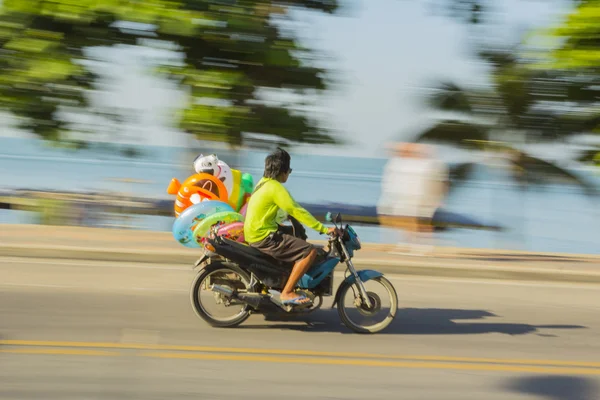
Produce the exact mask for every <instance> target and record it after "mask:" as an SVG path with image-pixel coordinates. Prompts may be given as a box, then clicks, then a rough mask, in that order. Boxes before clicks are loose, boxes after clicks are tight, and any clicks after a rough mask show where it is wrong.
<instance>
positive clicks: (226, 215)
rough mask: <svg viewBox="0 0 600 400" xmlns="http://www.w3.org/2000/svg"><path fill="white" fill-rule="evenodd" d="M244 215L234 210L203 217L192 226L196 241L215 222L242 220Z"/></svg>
mask: <svg viewBox="0 0 600 400" xmlns="http://www.w3.org/2000/svg"><path fill="white" fill-rule="evenodd" d="M243 220H244V217H243V216H242V215H241V214H238V213H236V212H235V211H224V212H220V213H216V214H211V215H209V216H208V217H206V218H204V219H203V220H202V221H200V223H199V224H198V225H197V226H196V228H194V237H195V238H196V241H198V240H199V239H202V238H204V237H205V236H206V235H207V234H208V232H209V231H210V228H211V227H212V226H213V225H214V224H216V223H217V222H223V223H225V224H230V223H232V222H242V221H243Z"/></svg>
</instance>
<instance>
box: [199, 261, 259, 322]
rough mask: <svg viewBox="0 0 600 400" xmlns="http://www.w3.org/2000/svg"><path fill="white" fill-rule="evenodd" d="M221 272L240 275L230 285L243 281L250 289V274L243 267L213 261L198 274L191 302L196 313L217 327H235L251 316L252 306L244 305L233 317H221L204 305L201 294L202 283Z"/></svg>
mask: <svg viewBox="0 0 600 400" xmlns="http://www.w3.org/2000/svg"><path fill="white" fill-rule="evenodd" d="M219 272H220V273H224V274H236V275H237V276H239V277H240V280H239V281H236V282H233V281H232V282H231V283H232V285H229V286H239V284H240V283H242V284H243V286H244V287H245V289H246V290H250V276H249V275H248V274H247V273H246V272H244V271H243V270H242V269H240V268H236V267H234V266H229V265H227V264H225V263H220V262H218V263H212V264H210V265H208V266H207V267H205V268H204V269H203V270H202V271H201V272H200V273H199V274H198V275H196V278H195V279H194V281H193V282H192V286H191V290H190V302H191V304H192V309H193V310H194V312H195V313H196V315H197V316H198V317H200V318H201V319H203V320H204V321H206V322H207V323H208V324H209V325H211V326H213V327H216V328H234V327H236V326H238V325H240V324H241V323H243V322H244V321H246V320H247V319H248V317H250V306H248V305H244V306H242V308H241V311H240V312H239V313H238V314H237V315H235V316H234V317H233V318H230V319H220V318H216V317H214V316H212V315H211V314H210V313H209V312H208V311H207V310H206V308H205V307H204V306H203V305H202V300H201V296H200V291H201V288H202V285H203V284H204V282H205V281H206V279H207V278H209V277H210V276H212V275H214V274H216V273H219Z"/></svg>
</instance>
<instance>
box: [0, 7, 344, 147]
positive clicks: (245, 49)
mask: <svg viewBox="0 0 600 400" xmlns="http://www.w3.org/2000/svg"><path fill="white" fill-rule="evenodd" d="M293 9H305V10H315V11H319V12H326V13H333V12H334V11H335V10H336V9H337V1H336V0H286V1H271V0H212V1H211V0H144V1H134V0H54V1H43V0H4V1H3V2H2V6H1V8H0V67H1V68H2V76H1V77H0V82H1V83H0V108H2V109H4V110H6V111H9V112H11V113H13V114H15V115H17V116H18V117H19V118H20V126H21V127H22V128H25V129H30V130H31V131H33V132H34V133H36V134H37V135H39V136H41V137H44V138H46V139H52V140H58V139H61V138H64V137H65V135H64V133H65V132H67V131H68V128H69V126H68V124H67V122H66V121H65V120H64V117H63V116H62V114H61V112H60V111H61V110H67V111H68V110H73V109H75V110H83V109H86V108H87V107H88V106H89V101H88V100H87V98H86V91H87V90H88V89H90V88H93V85H94V83H95V82H97V79H96V78H97V77H96V76H95V75H94V74H92V73H91V72H90V71H89V70H88V69H87V68H86V64H85V62H84V60H86V56H85V54H84V51H85V50H86V49H87V48H90V47H94V46H112V45H116V44H129V45H154V44H157V45H161V43H165V42H168V43H172V44H175V47H176V51H179V52H181V53H183V63H182V64H181V65H163V66H162V68H161V69H160V73H163V74H166V76H168V77H169V78H172V79H175V80H177V82H178V83H179V84H180V85H181V87H182V88H185V89H186V90H187V93H188V94H189V98H188V103H187V107H186V108H185V109H184V110H182V111H181V113H180V126H181V128H182V129H183V130H185V131H186V132H189V133H191V134H194V135H196V136H198V137H201V138H202V139H204V140H216V141H224V142H228V143H230V144H241V142H242V140H243V139H242V133H244V132H252V133H261V134H268V135H275V136H279V137H282V138H285V139H288V140H291V141H293V142H307V143H335V142H336V141H337V139H334V137H333V136H332V135H331V133H330V132H328V131H326V130H324V129H322V128H320V127H319V126H318V124H317V123H316V122H315V121H312V120H311V119H309V118H308V117H307V115H306V113H305V112H303V108H304V107H303V105H302V104H301V103H300V101H295V102H291V103H290V102H284V101H277V97H278V96H279V97H283V96H284V95H285V98H289V97H290V96H291V97H293V98H300V99H301V101H304V102H306V101H307V99H308V98H310V97H311V96H314V95H316V94H318V93H319V92H321V91H323V90H325V89H326V88H327V82H326V79H325V73H326V71H325V70H323V69H322V68H319V67H317V66H316V64H315V62H314V61H315V59H316V57H317V55H316V54H314V52H312V51H311V50H310V49H307V48H305V47H302V46H301V45H300V44H299V42H298V40H297V38H296V37H295V35H294V32H293V30H292V29H290V28H289V25H290V24H289V22H293V20H292V17H291V15H290V13H289V11H290V10H293ZM286 24H287V25H286ZM267 92H268V93H269V95H268V96H266V95H265V93H267ZM266 98H268V99H269V100H270V101H266Z"/></svg>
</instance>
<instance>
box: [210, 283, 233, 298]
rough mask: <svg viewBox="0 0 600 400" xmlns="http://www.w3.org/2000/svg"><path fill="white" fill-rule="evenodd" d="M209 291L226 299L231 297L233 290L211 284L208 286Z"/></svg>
mask: <svg viewBox="0 0 600 400" xmlns="http://www.w3.org/2000/svg"><path fill="white" fill-rule="evenodd" d="M210 290H212V291H213V292H217V293H221V294H222V295H223V296H226V297H233V290H231V289H229V288H228V287H225V286H221V285H214V284H213V285H211V286H210Z"/></svg>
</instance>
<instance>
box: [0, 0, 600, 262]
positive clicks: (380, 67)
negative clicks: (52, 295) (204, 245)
mask: <svg viewBox="0 0 600 400" xmlns="http://www.w3.org/2000/svg"><path fill="white" fill-rule="evenodd" d="M599 21H600V3H599V2H598V1H567V0H565V1H558V0H546V1H533V0H532V1H522V0H521V1H517V0H511V1H502V2H500V1H494V2H492V1H486V0H419V1H405V0H377V1H374V0H373V1H372V0H369V1H359V0H345V1H342V2H336V1H335V0H287V1H266V0H265V1H258V0H255V1H253V0H248V1H242V0H221V1H217V0H215V1H208V0H169V1H167V0H145V1H119V0H89V1H84V0H77V1H75V0H56V1H42V0H3V1H2V2H1V3H0V45H1V50H0V70H1V73H0V107H1V109H2V110H1V111H2V114H1V121H2V128H3V129H2V130H1V131H0V132H1V133H0V135H2V137H0V204H1V208H2V209H1V210H0V222H2V223H10V224H15V223H19V224H52V225H83V226H96V227H119V228H130V229H145V230H160V231H169V230H171V226H172V222H173V216H172V202H173V201H174V198H173V197H171V196H169V195H167V194H166V188H167V185H168V183H169V181H170V179H171V178H172V177H177V178H178V179H180V180H181V179H185V178H186V177H187V176H189V175H191V174H192V173H193V168H192V164H191V161H192V160H193V158H194V157H195V156H196V155H197V154H198V153H204V154H207V153H211V152H215V153H217V154H218V156H219V158H220V159H222V160H224V161H225V162H227V163H228V164H229V165H230V166H231V167H233V168H237V169H240V170H242V171H244V172H250V173H252V174H253V175H254V178H255V182H256V181H257V180H258V179H259V178H260V176H261V174H262V167H263V159H264V156H265V154H266V153H267V152H268V150H269V149H271V148H272V147H273V146H275V145H280V146H285V147H286V148H288V149H289V151H290V152H292V154H293V160H292V164H293V165H292V167H293V169H294V174H293V177H292V179H290V181H289V183H288V187H289V188H290V191H291V192H292V193H293V194H294V196H295V197H296V199H297V200H298V201H299V202H301V203H302V204H305V205H307V207H308V208H309V209H311V210H320V209H322V208H324V207H330V208H335V210H341V211H342V212H345V213H347V214H352V215H354V216H356V217H364V218H363V222H365V223H370V225H366V226H363V227H361V228H360V234H361V237H362V238H363V241H365V242H383V243H390V242H393V241H394V240H396V239H395V238H392V235H390V234H389V231H387V230H385V229H383V228H381V227H379V226H378V225H377V224H376V218H375V210H374V208H375V205H376V204H377V201H378V199H379V196H380V191H381V176H382V173H383V170H384V165H385V163H386V161H387V157H388V152H387V150H386V146H387V144H388V143H390V142H398V141H401V142H413V141H419V142H430V143H433V144H435V145H436V146H437V149H436V150H437V151H436V154H437V155H438V156H439V157H440V158H441V159H442V160H443V161H444V162H445V163H446V164H447V165H448V166H449V168H450V171H451V190H450V193H449V196H448V198H447V199H446V200H445V202H444V209H445V210H447V211H449V212H452V213H456V214H458V215H460V216H462V217H461V218H467V219H469V220H475V221H477V222H479V223H480V224H481V225H482V226H481V227H480V228H478V229H474V228H473V226H472V225H471V226H469V224H468V223H466V222H465V223H464V224H463V225H464V226H463V227H460V226H458V228H457V229H450V230H445V231H442V232H440V234H439V235H440V237H441V238H442V239H443V240H445V241H447V242H448V243H452V244H453V245H457V246H461V247H481V248H505V249H517V250H530V251H560V252H572V253H595V254H598V253H599V252H600V250H599V249H600V246H599V244H600V239H599V236H598V226H600V212H599V211H598V210H599V205H600V201H599V198H598V192H599V190H600V189H599V187H600V136H599V135H598V134H599V133H600V22H599ZM329 203H335V205H331V204H329ZM459 220H460V218H459ZM464 221H466V220H464ZM458 225H460V223H459V224H458ZM497 226H500V227H501V228H502V229H500V230H498V229H492V227H497Z"/></svg>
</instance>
